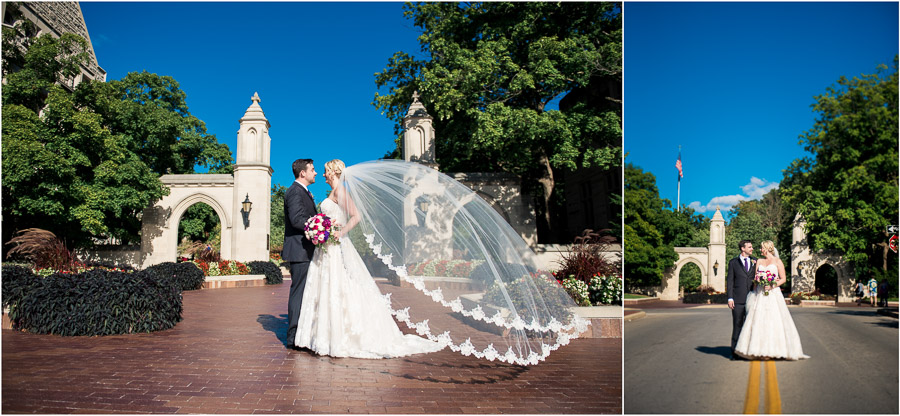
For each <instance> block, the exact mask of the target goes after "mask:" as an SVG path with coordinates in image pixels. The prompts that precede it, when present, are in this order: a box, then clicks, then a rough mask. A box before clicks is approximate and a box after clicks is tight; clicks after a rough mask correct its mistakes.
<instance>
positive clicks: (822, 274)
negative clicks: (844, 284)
mask: <svg viewBox="0 0 900 416" xmlns="http://www.w3.org/2000/svg"><path fill="white" fill-rule="evenodd" d="M815 282H816V283H815V288H816V289H817V290H818V291H819V293H821V294H823V295H831V296H835V297H836V296H837V295H838V273H837V270H835V269H834V267H833V266H831V265H830V264H823V265H822V266H821V267H819V268H818V269H817V270H816V281H815Z"/></svg>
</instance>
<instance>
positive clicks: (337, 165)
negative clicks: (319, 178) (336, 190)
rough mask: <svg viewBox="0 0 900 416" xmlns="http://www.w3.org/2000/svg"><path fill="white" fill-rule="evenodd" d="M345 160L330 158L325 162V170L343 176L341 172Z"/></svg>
mask: <svg viewBox="0 0 900 416" xmlns="http://www.w3.org/2000/svg"><path fill="white" fill-rule="evenodd" d="M344 167H345V166H344V162H343V161H342V160H340V159H334V160H330V161H328V162H326V163H325V171H326V172H327V171H332V172H334V174H335V175H336V176H337V177H339V178H340V177H341V172H343V171H344Z"/></svg>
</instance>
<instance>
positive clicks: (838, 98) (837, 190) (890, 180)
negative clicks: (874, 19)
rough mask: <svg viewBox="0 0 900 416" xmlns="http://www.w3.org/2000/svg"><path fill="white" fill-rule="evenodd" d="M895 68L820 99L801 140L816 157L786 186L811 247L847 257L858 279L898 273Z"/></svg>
mask: <svg viewBox="0 0 900 416" xmlns="http://www.w3.org/2000/svg"><path fill="white" fill-rule="evenodd" d="M897 67H898V59H897V57H895V58H894V62H893V67H892V68H888V67H887V66H886V65H881V66H879V67H878V68H877V71H876V73H875V74H870V75H862V76H860V77H854V78H852V79H847V78H845V77H841V78H840V79H839V80H838V81H837V83H836V84H835V85H832V86H830V87H829V88H828V89H827V90H826V92H825V94H822V95H819V96H816V97H815V100H816V102H815V103H814V104H813V105H812V108H813V111H815V112H817V113H818V116H817V119H816V121H815V123H814V125H813V127H812V128H811V129H810V130H808V131H806V132H805V133H804V134H802V135H801V136H800V144H802V145H803V146H804V148H805V149H806V150H807V151H808V152H809V153H810V156H808V157H804V158H801V159H798V160H795V161H794V162H793V163H792V164H791V165H790V166H789V167H788V169H787V170H786V171H785V176H784V180H783V181H782V183H781V190H782V195H783V198H784V202H785V206H786V207H787V208H788V210H789V212H792V213H794V212H799V213H800V214H802V215H803V217H804V218H805V219H806V220H807V235H808V238H809V242H810V244H811V246H812V248H813V249H814V250H821V249H836V250H841V251H843V252H844V254H845V257H844V258H845V259H847V260H849V261H850V262H852V263H853V264H854V266H855V267H856V273H857V275H858V276H865V275H866V274H870V273H875V272H876V271H879V270H880V272H881V273H885V272H886V271H887V270H888V269H893V270H896V269H897V255H896V253H892V252H890V251H889V250H888V248H887V239H888V235H887V233H886V230H885V229H886V226H888V225H896V224H898V153H897V143H898V113H897V107H898V101H897V100H898V95H897V81H898V79H897ZM893 277H894V278H896V271H895V272H894V273H893ZM894 287H896V284H895V285H894Z"/></svg>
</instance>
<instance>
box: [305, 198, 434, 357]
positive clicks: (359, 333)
mask: <svg viewBox="0 0 900 416" xmlns="http://www.w3.org/2000/svg"><path fill="white" fill-rule="evenodd" d="M321 209H322V213H324V214H325V215H327V216H329V217H330V218H331V219H332V220H333V221H337V222H338V223H340V224H346V223H347V216H346V214H345V213H344V211H343V210H342V209H341V207H340V206H339V205H338V204H337V203H335V202H334V201H332V200H331V199H325V201H323V202H322V205H321ZM295 344H296V345H297V346H300V347H305V348H309V349H310V350H312V351H315V352H316V353H318V354H321V355H328V356H332V357H354V358H391V357H403V356H407V355H412V354H420V353H428V352H434V351H438V350H441V349H443V348H444V345H442V344H439V343H437V342H433V341H430V340H427V339H425V338H421V337H418V336H415V335H404V334H403V333H402V332H400V328H398V327H397V324H396V322H395V321H394V318H393V317H392V316H391V310H390V306H389V305H388V304H387V302H386V301H385V300H384V298H383V297H382V294H381V291H379V290H378V286H377V285H376V284H375V281H374V280H373V279H372V276H371V275H370V274H369V271H368V269H366V266H365V264H364V263H363V260H362V258H361V257H360V256H359V253H357V251H356V249H355V248H354V247H353V243H351V242H350V239H349V238H343V239H341V241H340V243H339V244H328V245H327V249H324V250H323V249H322V248H316V251H315V254H313V258H312V261H311V262H310V265H309V274H308V275H307V278H306V288H305V289H304V291H303V303H302V306H301V309H300V319H299V325H298V327H297V337H296V339H295Z"/></svg>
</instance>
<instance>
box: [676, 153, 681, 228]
mask: <svg viewBox="0 0 900 416" xmlns="http://www.w3.org/2000/svg"><path fill="white" fill-rule="evenodd" d="M678 171H679V172H678V199H677V200H676V202H675V211H676V212H681V145H678Z"/></svg>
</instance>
